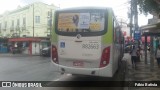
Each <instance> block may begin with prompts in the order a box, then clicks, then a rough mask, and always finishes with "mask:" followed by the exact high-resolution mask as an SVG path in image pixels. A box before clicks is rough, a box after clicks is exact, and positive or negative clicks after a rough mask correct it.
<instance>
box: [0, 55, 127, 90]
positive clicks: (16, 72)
mask: <svg viewBox="0 0 160 90" xmlns="http://www.w3.org/2000/svg"><path fill="white" fill-rule="evenodd" d="M122 66H125V65H122ZM124 79H125V72H124V67H123V68H122V69H121V70H119V71H118V72H117V73H116V75H115V76H114V78H102V77H91V76H73V75H71V74H64V75H61V74H59V73H57V72H54V67H52V66H51V62H50V58H47V57H40V56H17V57H16V56H13V55H12V56H0V81H111V80H112V81H124ZM53 84H54V83H52V82H51V83H49V85H50V86H52V85H53ZM62 86H63V84H62ZM64 86H65V85H64ZM123 89H124V88H123V87H96V86H93V87H48V88H47V87H45V88H0V90H123Z"/></svg>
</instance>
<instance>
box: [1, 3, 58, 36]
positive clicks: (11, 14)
mask: <svg viewBox="0 0 160 90" xmlns="http://www.w3.org/2000/svg"><path fill="white" fill-rule="evenodd" d="M56 9H58V7H56V6H54V5H47V4H44V3H42V2H36V3H33V4H30V5H27V6H25V7H19V8H18V9H16V10H14V11H7V12H5V13H4V14H2V15H0V37H2V38H3V37H7V38H14V37H47V36H49V35H50V30H51V21H52V15H53V13H54V11H55V10H56Z"/></svg>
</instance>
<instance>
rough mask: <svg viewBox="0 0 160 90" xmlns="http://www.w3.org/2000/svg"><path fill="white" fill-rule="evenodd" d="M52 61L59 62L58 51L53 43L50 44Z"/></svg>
mask: <svg viewBox="0 0 160 90" xmlns="http://www.w3.org/2000/svg"><path fill="white" fill-rule="evenodd" d="M52 61H53V62H54V63H57V64H58V63H59V62H58V52H57V48H56V46H54V45H52Z"/></svg>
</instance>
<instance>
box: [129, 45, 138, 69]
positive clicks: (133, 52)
mask: <svg viewBox="0 0 160 90" xmlns="http://www.w3.org/2000/svg"><path fill="white" fill-rule="evenodd" d="M130 54H131V62H132V68H136V62H137V56H138V51H137V47H135V46H134V45H133V46H132V50H131V52H130Z"/></svg>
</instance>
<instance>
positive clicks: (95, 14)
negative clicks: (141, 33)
mask: <svg viewBox="0 0 160 90" xmlns="http://www.w3.org/2000/svg"><path fill="white" fill-rule="evenodd" d="M123 42H124V41H123V34H122V31H121V27H120V26H119V24H118V21H117V20H116V17H115V16H114V13H113V10H112V9H111V8H104V7H81V8H80V7H79V8H69V9H62V10H57V11H55V15H54V21H53V31H52V40H51V46H52V49H51V52H52V54H51V57H52V59H51V61H52V63H53V66H54V70H55V71H57V72H60V73H70V74H73V75H74V74H75V75H91V76H101V77H113V75H114V74H115V72H116V71H117V70H118V66H119V64H120V61H121V59H122V57H123Z"/></svg>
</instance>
